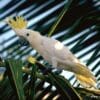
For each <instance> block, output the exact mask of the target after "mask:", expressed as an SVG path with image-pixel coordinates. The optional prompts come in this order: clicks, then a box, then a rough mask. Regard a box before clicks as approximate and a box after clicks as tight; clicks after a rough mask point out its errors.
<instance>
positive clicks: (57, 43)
mask: <svg viewBox="0 0 100 100" xmlns="http://www.w3.org/2000/svg"><path fill="white" fill-rule="evenodd" d="M54 46H55V49H57V50H61V49H63V47H64V46H63V44H61V43H60V42H56V43H55V45H54Z"/></svg>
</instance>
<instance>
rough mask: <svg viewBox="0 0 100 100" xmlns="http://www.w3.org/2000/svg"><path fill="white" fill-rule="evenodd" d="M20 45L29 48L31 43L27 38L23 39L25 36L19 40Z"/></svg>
mask: <svg viewBox="0 0 100 100" xmlns="http://www.w3.org/2000/svg"><path fill="white" fill-rule="evenodd" d="M18 42H19V44H20V45H21V46H28V45H29V42H28V41H27V40H26V39H25V37H23V36H20V39H19V41H18Z"/></svg>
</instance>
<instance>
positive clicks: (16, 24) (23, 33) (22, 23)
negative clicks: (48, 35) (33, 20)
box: [6, 16, 31, 38]
mask: <svg viewBox="0 0 100 100" xmlns="http://www.w3.org/2000/svg"><path fill="white" fill-rule="evenodd" d="M6 22H7V23H8V25H9V26H11V28H12V29H13V30H14V31H15V32H16V34H17V35H18V36H20V37H24V38H26V37H27V36H28V35H29V33H30V31H31V30H29V29H27V21H26V20H24V18H23V17H20V16H18V17H16V18H15V19H14V18H7V19H6Z"/></svg>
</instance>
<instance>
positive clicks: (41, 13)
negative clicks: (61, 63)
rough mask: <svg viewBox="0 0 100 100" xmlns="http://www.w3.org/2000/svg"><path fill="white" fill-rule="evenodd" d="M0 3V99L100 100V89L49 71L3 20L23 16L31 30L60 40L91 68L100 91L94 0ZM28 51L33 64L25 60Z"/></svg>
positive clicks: (98, 27) (9, 0)
mask: <svg viewBox="0 0 100 100" xmlns="http://www.w3.org/2000/svg"><path fill="white" fill-rule="evenodd" d="M0 4H1V8H0V100H41V99H43V100H52V99H53V100H81V99H83V100H92V99H95V100H99V99H100V96H99V95H100V92H97V91H92V90H88V89H85V88H82V87H81V86H80V84H79V83H78V81H77V80H76V79H75V77H74V76H73V74H72V73H71V74H70V75H69V73H68V72H66V71H65V72H62V71H59V70H58V69H57V70H56V71H53V69H50V68H51V67H50V65H48V63H47V62H45V61H44V60H43V59H42V57H41V56H40V55H39V54H38V53H37V52H36V51H35V50H33V49H32V48H31V47H30V46H29V45H27V46H22V45H20V41H21V40H20V39H19V38H18V37H17V36H16V35H15V33H14V32H13V31H12V29H11V28H10V27H9V26H8V25H7V24H5V23H4V22H3V20H4V19H5V18H6V17H8V16H24V17H25V19H27V20H28V22H29V25H28V27H29V28H30V29H34V30H38V31H40V32H41V34H43V35H46V36H51V37H53V38H56V39H57V40H59V41H61V42H63V43H64V44H65V45H67V46H68V47H69V49H70V50H71V51H72V52H73V53H74V54H75V55H76V56H77V57H78V58H79V59H80V60H82V61H83V62H84V63H85V64H86V65H87V66H88V67H89V69H91V70H92V72H93V73H94V74H95V76H96V78H97V87H98V89H100V83H99V81H100V68H99V67H100V61H99V56H100V51H99V50H100V23H99V22H100V16H99V13H100V7H99V6H100V2H99V1H98V0H7V1H4V0H0ZM44 52H45V51H44ZM29 55H32V56H34V57H35V58H36V59H37V61H36V63H35V64H34V63H31V62H30V61H26V58H27V57H28V56H29ZM40 62H42V63H40ZM63 73H64V74H65V75H61V74H63Z"/></svg>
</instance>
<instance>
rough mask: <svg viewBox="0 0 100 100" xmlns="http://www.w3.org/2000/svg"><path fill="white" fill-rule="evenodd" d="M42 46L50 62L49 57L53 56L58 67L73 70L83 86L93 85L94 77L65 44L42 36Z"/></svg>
mask: <svg viewBox="0 0 100 100" xmlns="http://www.w3.org/2000/svg"><path fill="white" fill-rule="evenodd" d="M43 48H44V50H45V51H44V52H46V55H48V56H47V58H46V59H48V58H49V59H48V61H49V62H51V61H50V60H51V59H50V58H51V57H55V58H56V59H57V63H58V67H59V66H60V67H61V68H63V69H65V70H69V71H71V72H74V74H75V75H76V77H77V78H78V79H79V81H80V82H81V84H82V85H83V86H85V87H86V86H87V87H91V86H93V87H95V83H96V79H95V77H94V75H93V74H92V73H91V71H90V70H89V69H88V68H87V67H86V66H85V65H83V64H81V62H80V61H79V60H78V59H77V58H76V57H75V56H74V55H73V54H72V53H71V52H70V50H69V49H68V48H67V47H66V46H64V45H63V44H62V43H60V42H59V41H57V40H55V39H51V38H47V37H44V39H43ZM49 55H50V56H49ZM44 58H45V57H44Z"/></svg>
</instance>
